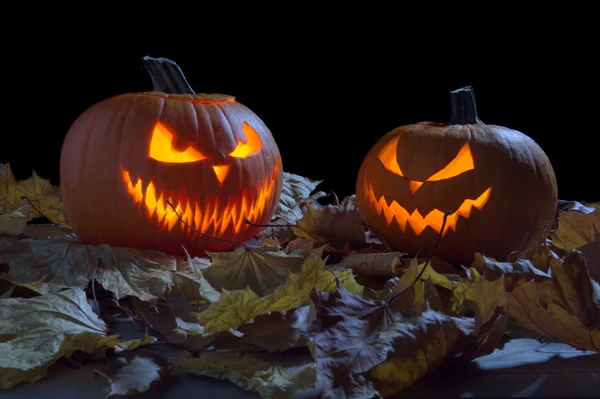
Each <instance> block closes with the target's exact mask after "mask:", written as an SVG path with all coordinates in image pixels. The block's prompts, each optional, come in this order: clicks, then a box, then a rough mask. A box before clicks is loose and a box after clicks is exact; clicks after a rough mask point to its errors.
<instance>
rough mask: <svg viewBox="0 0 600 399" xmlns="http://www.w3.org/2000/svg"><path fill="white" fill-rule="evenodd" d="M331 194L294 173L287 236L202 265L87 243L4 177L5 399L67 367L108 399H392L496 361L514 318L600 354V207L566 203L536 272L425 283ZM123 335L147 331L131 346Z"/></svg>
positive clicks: (495, 272)
mask: <svg viewBox="0 0 600 399" xmlns="http://www.w3.org/2000/svg"><path fill="white" fill-rule="evenodd" d="M319 183H320V182H319V181H313V180H310V179H307V178H303V177H300V176H297V175H293V174H289V173H286V175H285V182H284V191H283V194H282V198H281V201H280V206H279V209H278V211H277V214H276V217H275V219H274V221H273V224H275V225H277V226H279V227H268V228H266V229H265V230H264V231H263V232H262V233H261V236H260V237H257V238H256V240H255V242H253V243H252V244H248V246H247V247H241V248H239V249H237V250H235V251H233V252H229V253H209V254H208V256H207V257H205V258H194V259H192V258H190V256H189V255H187V253H186V252H185V251H184V249H182V256H179V257H175V256H169V255H165V254H163V253H158V252H153V251H138V250H134V249H128V248H113V247H110V246H108V245H100V246H90V245H85V244H83V243H81V242H79V241H78V240H77V239H76V238H75V237H74V236H73V234H72V233H71V232H70V231H69V229H68V225H67V223H66V221H65V219H64V214H63V212H62V210H61V202H60V196H59V192H58V190H57V189H56V188H55V187H52V185H51V184H50V183H49V181H47V180H44V179H41V178H40V177H38V176H37V175H36V174H35V173H34V174H33V176H32V177H31V178H29V179H27V180H23V181H18V182H17V181H16V180H15V178H14V177H13V175H12V173H11V171H10V168H9V166H8V165H4V166H1V167H0V192H1V195H2V198H1V199H0V203H1V204H2V214H1V215H0V233H1V234H2V235H1V236H0V353H1V354H2V356H0V387H1V388H2V389H11V388H13V387H15V386H17V385H19V384H23V383H33V382H36V381H38V380H40V379H42V378H44V377H46V376H48V375H51V374H52V373H54V372H56V370H58V369H62V370H63V371H64V369H65V367H67V368H69V369H70V370H71V372H72V373H79V374H80V377H78V378H83V377H81V375H82V373H83V372H86V373H90V374H91V373H95V374H96V376H97V379H99V380H100V381H102V384H103V385H102V389H103V394H104V397H113V396H118V395H128V394H133V393H136V392H146V391H148V389H150V388H151V387H157V386H158V387H160V386H161V384H163V385H164V384H165V383H167V382H168V381H172V380H173V377H176V376H180V375H182V374H185V373H189V374H196V375H202V376H209V377H214V378H218V379H226V380H229V381H230V382H231V383H233V384H236V385H238V386H240V387H242V388H244V389H246V390H249V391H254V392H256V393H258V394H260V395H261V396H263V397H267V398H270V397H277V398H284V397H292V396H294V395H295V394H298V393H302V392H304V394H305V395H309V396H319V395H320V396H322V397H336V398H344V397H348V398H366V397H373V396H386V395H390V394H392V393H395V392H398V391H401V390H402V389H403V388H405V387H407V386H408V385H410V384H412V383H414V382H415V381H416V380H418V379H420V378H422V377H424V376H426V375H428V374H431V373H434V372H436V371H437V370H440V368H443V367H448V366H452V365H456V364H460V363H464V362H468V361H470V360H472V359H474V358H476V357H478V356H483V355H486V354H488V353H490V352H492V351H493V350H494V349H495V348H497V347H499V346H500V345H501V342H502V338H503V335H504V333H505V331H506V325H507V320H508V318H509V317H512V318H513V319H514V320H515V321H517V322H518V323H520V324H522V325H523V326H525V327H527V328H529V329H531V330H534V331H536V332H539V333H542V334H545V335H548V336H552V337H554V338H556V339H558V340H561V341H563V342H566V343H568V344H570V345H573V346H574V347H577V348H581V349H587V350H595V351H598V350H600V286H599V284H598V281H600V234H598V231H599V230H600V209H598V208H599V207H600V206H599V205H598V204H584V203H579V202H561V203H560V205H559V209H558V212H557V226H555V228H553V229H552V230H551V231H550V232H549V234H548V237H547V239H546V241H545V242H543V243H541V245H540V246H539V248H532V250H531V251H530V254H529V256H528V257H527V259H521V260H517V261H514V262H498V261H496V260H493V259H490V258H487V257H485V256H484V255H481V254H477V255H476V259H475V261H474V262H473V264H472V265H470V266H469V267H463V268H462V269H460V268H455V267H454V266H451V265H448V264H445V263H444V262H442V261H440V260H439V259H436V258H435V256H434V257H433V258H432V259H431V262H430V266H428V267H427V268H426V269H425V270H423V268H424V266H425V264H426V259H424V258H415V259H412V258H409V257H407V256H406V255H405V254H403V253H400V252H390V251H388V250H386V248H385V247H384V246H383V245H382V244H381V243H380V242H378V241H377V240H376V239H374V238H373V237H372V236H371V235H370V234H369V233H368V232H367V231H366V230H365V228H364V226H363V224H362V222H361V219H360V216H359V214H358V211H357V210H356V209H355V201H354V197H353V196H352V197H348V198H345V199H343V200H342V201H341V202H338V201H337V200H335V201H333V204H330V205H320V203H319V201H317V200H318V199H319V198H323V197H325V194H324V193H323V192H317V193H314V194H312V195H311V193H313V192H314V191H315V189H316V187H317V185H318V184H319ZM321 201H322V200H321ZM40 213H41V214H43V216H44V217H46V218H47V219H49V220H51V221H52V222H53V223H54V224H45V225H43V224H34V223H31V221H32V220H33V219H35V218H37V217H39V216H40ZM57 225H60V226H63V227H58V226H57ZM426 250H427V251H429V250H430V249H426ZM424 252H425V251H424ZM419 274H420V277H419ZM127 322H129V323H132V322H135V323H139V324H140V325H143V326H145V327H146V328H145V329H139V331H143V332H142V333H140V335H139V336H137V337H131V336H129V337H125V336H124V335H123V333H120V331H119V326H122V325H123V324H124V323H125V325H127ZM135 325H138V324H135ZM129 335H131V334H129ZM167 349H168V350H167ZM90 365H91V366H90ZM82 370H83V371H82ZM307 392H308V393H307Z"/></svg>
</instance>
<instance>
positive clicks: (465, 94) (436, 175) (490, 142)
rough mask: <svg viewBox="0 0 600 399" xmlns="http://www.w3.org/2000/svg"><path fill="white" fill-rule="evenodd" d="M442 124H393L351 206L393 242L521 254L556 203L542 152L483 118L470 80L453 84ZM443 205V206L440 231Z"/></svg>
mask: <svg viewBox="0 0 600 399" xmlns="http://www.w3.org/2000/svg"><path fill="white" fill-rule="evenodd" d="M451 100H452V101H451V104H452V112H451V115H452V116H451V119H450V121H449V122H448V123H446V124H440V123H431V122H422V123H417V124H412V125H406V126H401V127H398V128H396V129H394V130H392V131H390V132H389V133H387V134H386V135H385V136H383V137H382V138H381V139H380V140H379V141H378V142H377V143H376V144H375V145H374V146H373V148H372V149H371V150H370V151H369V152H368V154H367V155H366V157H365V159H364V161H363V163H362V165H361V167H360V170H359V173H358V177H357V182H356V198H357V207H358V208H359V210H360V212H361V214H362V215H363V217H364V219H365V222H366V224H367V225H368V227H369V228H370V230H371V231H372V232H373V233H374V235H375V236H377V237H378V238H379V239H381V240H382V241H385V242H386V243H387V244H388V245H389V246H390V247H391V248H393V249H397V250H400V251H405V252H408V253H409V254H411V255H415V254H417V253H418V252H419V251H423V253H424V254H428V253H429V251H430V250H431V248H432V246H433V244H434V243H435V241H436V239H437V236H438V233H440V232H441V234H442V238H441V240H440V243H439V246H438V248H437V250H436V255H438V256H440V257H442V258H444V259H446V260H448V261H450V262H454V263H462V264H469V263H470V262H471V260H472V259H473V254H474V253H475V252H482V253H484V254H485V255H487V256H490V257H495V258H497V259H498V260H505V259H507V257H509V256H520V255H521V254H522V253H523V251H525V250H526V249H527V248H528V247H529V246H530V245H531V244H532V243H534V242H535V241H536V240H539V239H540V237H541V235H542V232H543V229H544V227H545V226H546V225H547V224H551V223H552V221H553V219H554V215H555V212H556V203H557V186H556V178H555V175H554V171H553V169H552V166H551V164H550V161H549V160H548V157H547V156H546V154H545V153H544V151H543V150H542V149H541V148H540V146H539V145H538V144H536V143H535V142H534V141H533V140H532V139H531V138H529V137H528V136H526V135H525V134H523V133H521V132H519V131H516V130H512V129H509V128H506V127H502V126H495V125H487V124H484V123H483V122H481V120H480V119H479V118H478V116H477V110H476V106H475V98H474V96H473V92H472V89H471V88H470V87H467V88H463V89H459V90H456V91H454V92H452V93H451ZM445 211H450V212H451V213H450V215H449V216H448V218H447V222H446V225H445V228H444V230H443V231H441V225H442V220H443V216H444V212H445Z"/></svg>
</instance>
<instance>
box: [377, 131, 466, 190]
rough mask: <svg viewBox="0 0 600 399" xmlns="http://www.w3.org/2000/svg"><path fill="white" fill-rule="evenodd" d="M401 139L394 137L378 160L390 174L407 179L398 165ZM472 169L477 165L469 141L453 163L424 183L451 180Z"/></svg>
mask: <svg viewBox="0 0 600 399" xmlns="http://www.w3.org/2000/svg"><path fill="white" fill-rule="evenodd" d="M399 139H400V137H394V138H393V139H392V140H390V141H389V142H388V143H387V144H386V145H385V146H384V147H383V148H382V149H381V151H379V154H378V155H377V158H379V161H381V163H382V164H383V166H384V167H385V168H386V169H387V170H389V171H390V172H392V173H394V174H396V175H398V176H402V177H406V176H405V175H404V173H403V172H402V170H401V169H400V165H399V164H398V158H397V153H396V147H397V146H398V141H399ZM472 169H475V164H474V162H473V154H472V153H471V147H470V146H469V142H468V141H467V142H465V144H463V146H462V147H461V149H460V150H459V151H458V154H456V156H455V157H454V159H453V160H452V161H450V162H449V163H448V164H447V165H446V166H445V167H444V168H442V169H441V170H439V171H438V172H436V173H434V174H433V175H431V176H430V177H428V178H427V179H425V180H424V181H438V180H444V179H450V178H453V177H456V176H458V175H460V174H462V173H465V172H467V171H469V170H472Z"/></svg>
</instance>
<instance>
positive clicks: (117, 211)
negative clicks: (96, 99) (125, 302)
mask: <svg viewBox="0 0 600 399" xmlns="http://www.w3.org/2000/svg"><path fill="white" fill-rule="evenodd" d="M144 63H145V66H146V68H147V70H148V71H149V73H150V76H151V78H152V81H153V85H154V87H153V91H152V92H142V93H131V94H123V95H118V96H115V97H112V98H109V99H107V100H104V101H102V102H100V103H98V104H95V105H93V106H92V107H90V108H88V109H87V110H86V111H85V112H83V113H82V114H81V115H80V117H79V118H78V119H77V120H76V121H75V122H74V123H73V125H72V126H71V128H70V130H69V131H68V133H67V136H66V138H65V141H64V144H63V148H62V153H61V160H60V179H61V181H60V183H61V184H60V186H61V192H62V198H63V201H64V205H65V211H66V216H67V219H68V221H69V223H70V224H71V226H72V227H73V230H74V232H75V234H76V235H77V236H78V238H79V239H81V240H82V241H83V242H86V243H90V244H96V245H97V244H100V243H107V244H110V245H113V246H124V247H131V248H139V249H154V250H159V251H163V252H166V253H170V254H183V249H182V246H184V247H185V248H186V249H187V250H188V252H190V254H191V255H192V256H205V251H227V250H230V249H233V248H234V247H236V246H238V245H239V242H245V241H248V240H249V239H250V238H252V237H253V236H254V235H255V234H256V233H258V232H259V231H260V229H261V227H258V226H254V225H253V224H266V223H268V222H269V220H270V219H271V217H272V216H273V213H274V212H275V209H276V207H277V203H278V201H279V197H280V194H281V184H282V179H283V169H282V162H281V156H280V153H279V149H278V147H277V144H276V143H275V141H274V139H273V137H272V135H271V132H270V131H269V129H268V128H267V126H266V125H265V124H264V123H263V121H262V120H261V119H260V118H259V117H258V116H257V115H256V114H255V113H254V112H252V111H251V110H250V109H249V108H247V107H246V106H244V105H242V104H240V103H239V102H237V101H235V99H234V97H232V96H229V95H223V94H196V93H195V92H194V91H193V90H192V89H191V88H190V87H189V85H188V84H187V81H186V79H185V77H184V76H183V73H182V72H181V70H180V69H179V67H178V66H177V64H175V63H174V62H173V61H170V60H167V59H164V58H159V59H155V58H151V57H144ZM169 203H170V204H172V205H173V206H171V205H170V204H169ZM173 208H175V210H174V209H173ZM246 219H247V220H249V221H250V222H252V224H249V223H246V222H245V221H246ZM184 222H185V223H184ZM189 226H191V227H193V228H192V229H191V228H190V227H189ZM195 230H196V231H195ZM198 232H200V233H202V234H199V233H198ZM236 242H238V243H236Z"/></svg>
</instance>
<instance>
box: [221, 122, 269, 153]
mask: <svg viewBox="0 0 600 399" xmlns="http://www.w3.org/2000/svg"><path fill="white" fill-rule="evenodd" d="M242 131H243V132H244V135H245V136H246V142H245V143H243V142H242V141H238V143H237V146H236V147H235V150H233V151H232V152H231V153H230V154H229V156H232V157H234V158H245V157H247V156H250V155H252V154H254V153H256V152H258V151H259V150H260V149H261V147H262V145H263V142H262V140H261V139H260V136H259V135H258V133H257V132H256V130H254V128H253V127H252V126H250V124H249V123H248V122H244V124H243V125H242Z"/></svg>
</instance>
